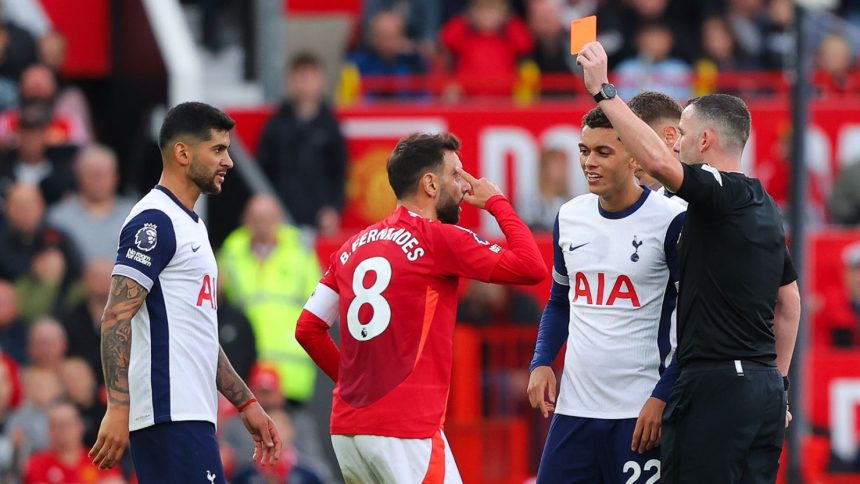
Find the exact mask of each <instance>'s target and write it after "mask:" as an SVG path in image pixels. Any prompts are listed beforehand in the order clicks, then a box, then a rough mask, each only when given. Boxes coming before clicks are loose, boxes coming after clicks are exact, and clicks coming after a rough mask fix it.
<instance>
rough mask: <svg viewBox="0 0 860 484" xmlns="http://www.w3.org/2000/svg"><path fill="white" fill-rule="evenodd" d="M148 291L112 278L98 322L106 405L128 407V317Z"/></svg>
mask: <svg viewBox="0 0 860 484" xmlns="http://www.w3.org/2000/svg"><path fill="white" fill-rule="evenodd" d="M146 295H147V291H146V289H144V288H143V286H141V285H140V284H138V283H137V282H135V281H134V280H133V279H129V278H128V277H124V276H120V275H114V276H113V278H112V280H111V289H110V296H109V297H108V302H107V306H106V307H105V310H104V314H103V315H102V321H101V334H102V342H101V349H102V370H103V371H104V376H105V386H106V387H107V396H108V403H109V404H111V405H119V406H123V407H128V406H129V401H130V397H129V393H128V367H129V363H130V361H131V318H132V317H134V315H135V314H137V311H138V310H139V309H140V306H141V305H143V302H144V300H146Z"/></svg>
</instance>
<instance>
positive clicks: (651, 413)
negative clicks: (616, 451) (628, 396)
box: [630, 397, 666, 454]
mask: <svg viewBox="0 0 860 484" xmlns="http://www.w3.org/2000/svg"><path fill="white" fill-rule="evenodd" d="M665 408H666V402H664V401H663V400H660V399H659V398H655V397H651V398H649V399H648V400H647V401H646V402H645V405H643V406H642V410H641V411H640V412H639V418H638V419H636V428H634V429H633V441H632V442H631V443H630V449H631V450H634V451H636V452H639V453H640V454H642V453H643V452H645V451H646V450H651V449H653V448H655V447H657V446H658V445H660V436H661V434H662V429H663V410H665Z"/></svg>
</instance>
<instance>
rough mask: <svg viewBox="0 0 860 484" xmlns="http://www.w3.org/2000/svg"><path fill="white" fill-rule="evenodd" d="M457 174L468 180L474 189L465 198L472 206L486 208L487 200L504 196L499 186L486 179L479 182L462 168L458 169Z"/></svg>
mask: <svg viewBox="0 0 860 484" xmlns="http://www.w3.org/2000/svg"><path fill="white" fill-rule="evenodd" d="M457 174H458V175H460V177H462V178H463V179H464V180H466V182H467V183H468V184H469V185H470V186H471V187H472V189H471V190H470V191H469V192H468V193H467V194H466V197H465V198H464V199H465V200H466V202H468V203H469V204H470V205H474V206H476V207H478V208H484V207H485V206H486V205H487V200H489V199H490V198H491V197H493V196H495V195H501V194H502V190H501V189H500V188H499V186H498V185H496V184H495V183H493V182H491V181H490V180H487V179H486V178H481V179H480V180H479V179H477V178H475V177H473V176H472V175H471V174H469V172H467V171H466V170H464V169H462V168H457Z"/></svg>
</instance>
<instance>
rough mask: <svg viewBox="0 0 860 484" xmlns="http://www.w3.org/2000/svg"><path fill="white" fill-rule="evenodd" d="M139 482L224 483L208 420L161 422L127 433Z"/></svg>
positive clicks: (216, 445)
mask: <svg viewBox="0 0 860 484" xmlns="http://www.w3.org/2000/svg"><path fill="white" fill-rule="evenodd" d="M129 439H130V443H131V458H132V459H133V460H134V469H135V471H136V472H137V478H138V481H139V482H140V483H141V484H149V483H153V484H155V483H177V484H179V483H192V484H193V483H200V484H210V483H214V484H226V482H227V481H226V479H225V478H224V468H223V466H222V465H221V452H220V451H219V449H218V440H217V439H216V438H215V426H214V425H212V423H211V422H165V423H160V424H155V425H153V426H151V427H146V428H144V429H140V430H135V431H134V432H132V433H131V434H130V436H129Z"/></svg>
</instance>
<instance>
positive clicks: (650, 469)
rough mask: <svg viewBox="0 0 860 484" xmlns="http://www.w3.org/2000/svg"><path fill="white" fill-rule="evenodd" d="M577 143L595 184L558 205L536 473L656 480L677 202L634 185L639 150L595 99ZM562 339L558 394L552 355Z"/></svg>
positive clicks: (579, 479) (537, 382) (539, 364)
mask: <svg viewBox="0 0 860 484" xmlns="http://www.w3.org/2000/svg"><path fill="white" fill-rule="evenodd" d="M579 146H580V163H581V165H582V169H583V171H584V173H585V176H586V179H587V181H588V185H589V189H590V191H591V193H589V194H586V195H581V196H579V197H576V198H574V199H573V200H571V201H569V202H567V203H565V204H564V205H562V207H561V209H560V210H559V214H558V218H557V219H556V223H555V227H554V230H553V242H554V257H553V260H554V262H553V285H552V290H551V295H550V299H549V301H548V303H547V306H546V308H545V310H544V313H543V316H542V317H541V323H540V328H539V331H538V339H537V343H536V346H535V355H534V358H533V360H532V363H531V365H530V371H531V377H530V380H529V388H528V394H529V400H530V402H531V404H532V406H533V407H535V408H539V409H540V410H541V412H542V413H543V415H544V416H545V417H546V416H548V415H549V413H550V412H555V415H554V416H553V420H552V424H551V426H550V430H549V435H548V436H547V442H546V445H545V447H544V452H543V456H542V458H541V463H540V468H539V470H538V482H540V483H583V484H584V483H594V482H606V483H616V482H617V483H625V482H635V483H640V482H641V483H645V482H646V481H647V482H649V483H653V482H655V481H656V479H659V474H660V455H659V452H658V449H656V445H657V442H658V440H659V424H660V418H661V414H662V410H663V408H664V406H665V400H666V399H667V398H668V393H669V390H671V385H672V382H673V377H672V376H671V375H669V374H668V373H669V372H665V371H664V370H666V368H667V367H668V366H669V362H670V361H671V356H672V349H673V346H674V340H673V338H672V335H673V334H674V328H673V318H672V314H673V311H674V308H675V302H676V286H675V283H676V281H677V261H676V254H675V246H676V243H677V240H678V236H679V235H680V232H681V228H682V226H683V221H684V211H683V208H682V207H681V206H680V205H678V204H675V203H673V202H672V201H670V200H669V199H667V198H665V197H661V196H659V195H657V194H656V193H655V192H653V191H651V190H650V189H649V188H647V187H642V186H639V185H638V183H637V182H636V178H635V177H634V170H635V168H636V162H635V160H633V158H632V157H631V156H630V154H629V153H628V152H627V150H626V149H625V148H624V145H622V144H621V141H620V140H619V139H618V136H617V134H616V132H615V130H614V129H613V127H612V125H611V124H610V123H609V120H608V119H607V118H606V116H605V115H604V114H603V112H602V111H601V110H600V109H599V108H595V109H593V110H591V111H590V112H589V113H588V114H586V116H585V117H584V118H583V129H582V140H581V142H580V145H579ZM565 342H567V351H566V353H565V361H564V370H563V373H562V379H561V380H562V381H561V388H560V391H559V394H558V399H557V401H556V398H555V392H556V379H555V374H554V373H553V370H552V368H551V367H550V365H551V364H552V362H553V361H554V360H555V358H556V356H557V354H558V352H559V350H560V349H561V347H562V345H563V344H564V343H565ZM673 369H674V367H673ZM661 375H664V378H662V379H661ZM637 420H642V423H641V424H640V430H639V433H640V434H641V437H639V438H636V437H637V436H636V435H635V429H636V427H637ZM646 421H647V422H648V424H647V425H646V424H645V423H644V422H646ZM631 442H632V443H631ZM640 477H641V480H640Z"/></svg>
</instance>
